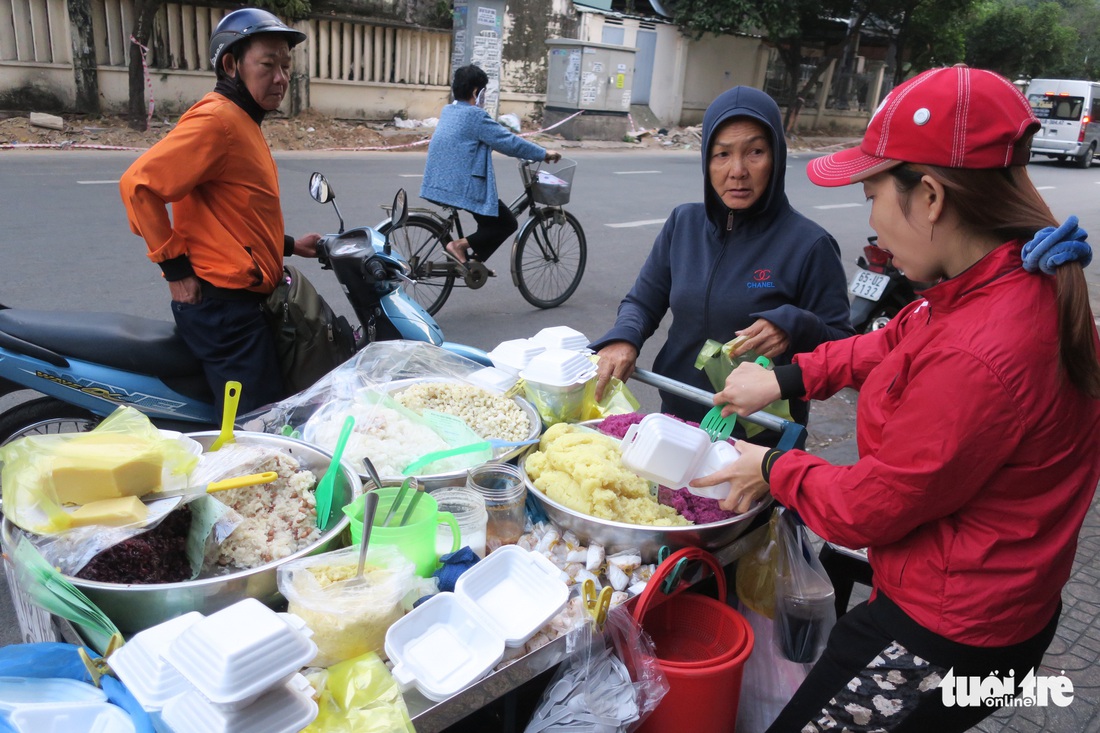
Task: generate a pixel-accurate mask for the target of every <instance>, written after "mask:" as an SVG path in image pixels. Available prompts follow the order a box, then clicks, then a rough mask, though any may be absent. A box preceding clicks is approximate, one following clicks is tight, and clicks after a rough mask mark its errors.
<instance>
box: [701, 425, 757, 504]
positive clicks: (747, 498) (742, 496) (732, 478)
mask: <svg viewBox="0 0 1100 733" xmlns="http://www.w3.org/2000/svg"><path fill="white" fill-rule="evenodd" d="M734 445H735V446H736V448H737V450H738V451H740V452H741V457H740V458H738V459H737V460H736V461H734V462H733V463H727V464H726V465H725V466H723V467H722V468H720V469H718V470H717V471H715V472H714V473H711V474H707V475H706V476H700V477H699V478H697V479H694V480H693V481H692V482H691V484H690V485H691V486H694V487H696V488H702V487H704V486H714V485H715V484H720V483H722V482H723V481H729V482H730V493H729V496H727V497H726V498H725V499H722V500H721V501H719V502H718V506H720V507H721V508H722V509H725V510H726V511H727V512H737V513H738V514H744V513H745V512H747V511H748V510H749V509H751V508H752V505H753V503H754V502H756V501H757V500H758V499H760V498H762V497H764V496H767V494H768V491H769V488H768V484H767V483H766V482H765V481H764V477H763V475H762V474H761V473H760V465H761V464H762V463H763V461H764V455H765V454H766V453H767V452H768V449H767V448H765V447H764V446H761V445H756V444H754V443H749V442H746V441H744V440H739V441H737V443H735V444H734Z"/></svg>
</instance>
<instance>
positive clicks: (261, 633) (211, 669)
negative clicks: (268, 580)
mask: <svg viewBox="0 0 1100 733" xmlns="http://www.w3.org/2000/svg"><path fill="white" fill-rule="evenodd" d="M312 634H313V632H312V631H310V630H309V628H308V627H307V626H306V623H305V621H303V620H302V619H300V618H298V617H297V616H295V615H293V614H289V613H276V612H274V611H272V610H271V609H270V608H268V607H267V606H265V605H264V604H263V603H261V602H260V601H258V600H256V599H255V598H246V599H244V600H242V601H238V602H237V603H234V604H233V605H232V606H229V607H228V608H223V609H222V610H220V611H218V612H217V613H212V614H210V615H209V616H207V617H206V618H204V619H201V620H199V621H197V622H196V623H194V624H192V625H191V626H190V627H189V628H187V629H186V630H184V631H183V633H181V634H180V635H179V636H178V637H177V638H176V640H175V641H174V642H172V643H171V644H170V645H169V647H168V651H167V652H166V653H165V655H164V658H165V659H166V660H167V661H168V663H169V664H171V665H172V666H173V667H175V668H176V670H177V671H178V672H179V673H180V674H182V675H183V676H184V677H185V678H187V681H188V682H190V683H191V684H192V685H193V686H194V687H195V688H197V689H198V691H199V692H201V693H202V694H203V695H204V696H205V697H206V699H207V700H208V701H210V703H212V704H213V705H215V706H217V707H219V708H221V709H223V710H238V709H240V708H243V707H246V706H247V705H249V704H250V703H252V702H253V701H255V700H256V698H258V697H259V696H260V695H262V694H263V693H264V692H266V691H267V690H269V689H271V688H273V687H277V686H279V685H283V684H285V683H286V682H288V681H289V680H290V678H291V677H293V676H294V674H295V673H297V671H298V670H299V669H300V668H302V667H304V666H305V665H307V664H309V662H310V661H311V660H312V659H313V657H315V656H316V655H317V645H316V644H314V643H313V641H312V640H311V639H310V638H309V637H310V636H312Z"/></svg>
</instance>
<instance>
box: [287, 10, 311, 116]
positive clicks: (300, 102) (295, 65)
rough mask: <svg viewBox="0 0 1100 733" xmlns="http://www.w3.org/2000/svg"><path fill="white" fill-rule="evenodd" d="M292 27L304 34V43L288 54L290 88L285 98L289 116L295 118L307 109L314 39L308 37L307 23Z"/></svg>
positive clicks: (301, 21)
mask: <svg viewBox="0 0 1100 733" xmlns="http://www.w3.org/2000/svg"><path fill="white" fill-rule="evenodd" d="M293 25H294V28H295V30H299V31H301V32H302V33H305V34H306V43H299V44H298V45H297V46H295V47H294V48H293V49H291V52H290V55H291V61H290V88H289V89H287V97H289V98H290V99H289V101H290V110H289V114H290V116H291V117H297V116H298V115H300V114H302V112H304V111H306V110H307V109H309V75H310V68H309V56H310V54H309V49H310V48H312V47H313V41H314V39H313V38H311V37H310V24H309V21H306V20H299V21H298V22H296V23H294V24H293Z"/></svg>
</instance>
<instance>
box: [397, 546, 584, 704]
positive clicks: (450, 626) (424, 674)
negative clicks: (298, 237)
mask: <svg viewBox="0 0 1100 733" xmlns="http://www.w3.org/2000/svg"><path fill="white" fill-rule="evenodd" d="M568 598H569V589H568V588H567V587H566V585H565V583H564V582H562V580H561V573H560V571H559V570H558V569H557V568H556V567H554V565H553V563H551V562H550V561H549V560H547V559H546V558H545V557H543V556H542V555H540V554H538V553H537V552H528V551H527V550H524V549H523V548H521V547H517V546H515V545H505V546H504V547H501V548H500V549H499V550H495V551H494V552H491V553H490V554H489V556H488V557H486V558H485V559H484V560H482V561H481V562H479V563H477V564H476V565H474V566H473V567H472V568H470V569H469V570H467V571H466V572H465V573H463V574H462V576H461V577H460V578H459V579H458V582H457V583H456V584H455V590H454V593H439V594H437V595H435V596H432V597H431V598H430V599H428V600H427V601H425V602H424V603H423V604H421V605H420V606H418V607H416V608H414V609H413V610H412V611H411V612H409V613H408V614H407V615H406V616H405V617H404V618H401V619H399V620H398V621H397V622H395V623H394V624H393V625H392V626H391V627H390V628H389V630H388V631H387V632H386V646H385V648H386V654H387V655H389V658H390V660H391V661H392V662H393V665H394V666H393V677H394V679H395V680H397V684H398V685H399V687H400V688H401V690H402V691H406V690H409V689H412V688H413V687H415V688H416V689H417V690H419V691H420V692H421V694H423V695H424V696H425V697H427V698H428V699H431V700H436V701H439V700H445V699H446V698H448V697H450V696H452V695H454V694H455V693H457V692H459V691H460V690H462V689H463V688H465V687H468V686H469V685H471V684H473V683H474V682H477V681H478V680H479V679H481V678H482V677H484V676H485V675H486V674H488V673H489V672H490V671H491V670H492V669H493V667H495V666H496V664H497V663H498V662H499V661H500V660H501V659H502V658H503V656H504V649H505V647H506V646H508V647H516V646H521V645H522V644H524V643H526V642H527V640H528V639H530V638H531V637H532V636H534V635H535V633H536V632H537V631H538V630H539V629H541V628H542V627H543V626H544V625H545V624H546V623H547V622H548V621H549V620H550V619H551V618H553V617H554V615H555V614H556V613H557V612H558V611H560V610H561V608H562V606H564V605H565V602H566V601H567V600H568Z"/></svg>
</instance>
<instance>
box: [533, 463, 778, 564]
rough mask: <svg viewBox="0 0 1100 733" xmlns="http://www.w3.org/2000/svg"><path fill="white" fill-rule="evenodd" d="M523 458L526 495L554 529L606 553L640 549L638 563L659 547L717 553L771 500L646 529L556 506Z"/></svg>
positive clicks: (652, 557) (653, 555)
mask: <svg viewBox="0 0 1100 733" xmlns="http://www.w3.org/2000/svg"><path fill="white" fill-rule="evenodd" d="M526 464H527V456H524V457H523V458H522V459H521V460H520V463H519V467H520V471H521V472H522V474H523V480H524V482H525V483H526V484H527V492H528V494H530V495H531V496H533V497H534V498H535V499H536V500H537V501H538V503H539V504H540V505H541V506H542V508H543V510H544V511H545V512H546V516H547V517H548V518H549V519H550V521H551V522H553V523H554V524H555V525H557V526H558V527H561V528H563V529H569V530H572V531H573V533H574V534H576V535H577V537H578V538H580V540H581V541H582V542H584V543H586V544H587V543H589V542H598V543H599V544H601V545H603V546H604V548H605V549H606V550H607V553H608V554H611V553H613V552H619V551H621V550H629V549H637V550H641V553H642V561H643V562H647V563H655V562H658V557H657V553H658V552H659V551H660V549H661V547H668V549H669V550H670V551H675V550H678V549H680V548H682V547H701V548H703V549H704V550H711V551H713V550H718V549H720V548H722V547H725V546H726V545H728V544H730V543H731V542H733V541H734V540H736V539H737V538H738V537H740V536H741V535H742V534H743V533H744V532H745V530H746V529H748V527H749V525H751V524H752V520H753V517H755V516H756V515H758V514H759V513H760V512H762V511H764V510H765V509H766V508H767V507H768V506H769V505H770V504H771V500H770V499H769V500H767V501H763V502H759V503H757V504H756V505H755V506H754V507H753V508H752V509H750V510H749V511H747V512H745V513H744V514H739V515H737V516H735V517H731V518H729V519H724V520H722V521H720V522H710V523H707V524H690V525H687V526H684V527H650V526H645V525H640V524H627V523H625V522H614V521H612V520H610V519H600V518H598V517H592V516H589V515H587V514H582V513H581V512H578V511H576V510H575V509H570V508H569V507H567V506H565V505H563V504H559V503H558V502H556V501H554V500H553V499H551V498H550V497H548V496H547V495H546V494H544V493H543V492H542V491H540V490H539V488H538V487H537V486H535V484H534V482H533V481H531V478H530V477H529V476H528V475H527V465H526Z"/></svg>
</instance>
